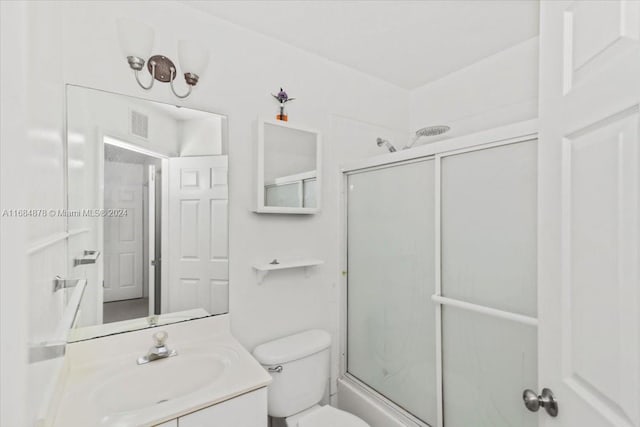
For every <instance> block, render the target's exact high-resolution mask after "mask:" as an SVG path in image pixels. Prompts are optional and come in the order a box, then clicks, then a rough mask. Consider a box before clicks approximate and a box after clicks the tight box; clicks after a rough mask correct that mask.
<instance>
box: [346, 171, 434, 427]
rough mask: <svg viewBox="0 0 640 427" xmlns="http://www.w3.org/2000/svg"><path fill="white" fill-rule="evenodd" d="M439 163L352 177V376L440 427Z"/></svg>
mask: <svg viewBox="0 0 640 427" xmlns="http://www.w3.org/2000/svg"><path fill="white" fill-rule="evenodd" d="M434 175H435V169H434V161H433V160H422V161H419V162H414V163H407V164H401V165H395V166H390V167H383V168H377V169H370V170H363V171H358V172H354V173H351V174H349V175H348V177H347V179H348V183H347V184H348V207H347V210H348V214H347V223H348V224H347V226H348V232H347V239H348V243H347V245H348V294H347V304H348V315H347V335H348V337H347V343H348V344H347V371H348V373H349V374H350V375H351V376H353V377H355V378H357V379H358V380H360V381H361V382H362V383H364V384H366V385H367V386H369V387H370V388H372V389H374V390H375V391H377V392H378V393H380V394H381V395H383V396H384V397H386V398H387V399H389V400H390V401H392V402H393V403H395V404H396V405H397V406H399V407H401V408H403V409H404V410H406V411H407V412H409V413H411V414H413V415H414V416H416V417H417V418H419V419H421V420H422V421H424V422H426V423H428V424H430V425H433V426H435V425H437V419H436V418H437V410H436V402H437V393H436V368H435V367H436V363H435V355H436V351H435V308H434V304H433V303H432V302H431V295H433V293H434V280H435V279H434V278H435V265H434V259H435V255H434V252H435V233H434V227H435V218H434V212H435V206H434V201H435V197H434V189H435V186H434Z"/></svg>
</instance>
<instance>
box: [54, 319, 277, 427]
mask: <svg viewBox="0 0 640 427" xmlns="http://www.w3.org/2000/svg"><path fill="white" fill-rule="evenodd" d="M159 330H163V331H166V332H167V333H168V334H169V338H168V340H167V346H169V347H170V348H171V349H175V350H176V351H177V352H178V355H177V356H174V357H170V358H167V359H163V360H156V361H153V362H150V363H147V364H145V365H138V364H137V363H136V360H137V358H138V357H139V356H142V355H144V354H146V352H147V351H148V349H149V347H150V346H151V345H152V340H151V337H152V335H153V334H154V333H155V332H157V331H159ZM67 348H68V350H67V355H66V357H67V358H68V360H67V366H68V371H67V373H66V375H65V378H64V385H63V387H62V388H61V395H60V396H59V399H58V402H59V403H58V405H57V411H56V414H55V418H54V420H53V423H52V425H53V426H54V427H76V426H77V427H86V426H92V427H101V426H105V427H106V426H110V427H125V426H126V427H134V426H135V427H139V426H152V425H157V424H160V423H162V422H164V421H168V420H172V419H175V418H178V417H180V416H183V415H185V414H188V413H191V412H194V411H197V410H199V409H202V408H205V407H207V406H211V405H214V404H217V403H220V402H223V401H225V400H228V399H231V398H233V397H237V396H239V395H242V394H245V393H248V392H251V391H254V390H257V389H260V388H262V387H266V386H267V385H268V384H269V383H270V382H271V376H270V375H269V374H268V373H267V372H266V371H265V370H264V368H263V367H262V366H260V364H258V362H257V361H256V360H255V359H254V358H253V357H252V356H251V355H250V354H249V352H248V351H247V350H245V348H244V347H243V346H242V345H241V344H240V343H239V342H238V341H237V340H236V339H235V338H234V337H233V336H232V335H231V333H230V329H229V320H228V315H224V316H215V317H209V318H204V319H198V320H194V321H191V322H186V323H179V324H175V325H166V326H162V327H160V328H150V329H146V330H141V331H136V332H130V333H126V334H120V335H114V336H109V337H104V338H100V339H96V340H91V341H84V342H78V343H73V344H69V345H68V347H67ZM265 416H266V414H265Z"/></svg>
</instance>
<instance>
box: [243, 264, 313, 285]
mask: <svg viewBox="0 0 640 427" xmlns="http://www.w3.org/2000/svg"><path fill="white" fill-rule="evenodd" d="M273 261H277V262H273ZM273 261H272V262H266V263H261V264H254V265H253V268H254V269H255V270H256V276H257V279H258V284H261V283H262V281H263V280H264V278H265V277H266V276H267V274H269V272H270V271H274V270H285V269H289V268H304V269H305V273H306V274H307V275H309V268H310V267H314V266H316V265H321V264H324V261H323V260H321V259H316V258H299V259H288V260H278V259H274V260H273Z"/></svg>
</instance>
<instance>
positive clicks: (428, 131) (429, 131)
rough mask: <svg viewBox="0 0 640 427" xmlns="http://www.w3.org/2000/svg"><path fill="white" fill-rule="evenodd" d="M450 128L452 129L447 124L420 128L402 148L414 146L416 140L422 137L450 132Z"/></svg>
mask: <svg viewBox="0 0 640 427" xmlns="http://www.w3.org/2000/svg"><path fill="white" fill-rule="evenodd" d="M449 130H451V128H450V127H449V126H446V125H439V126H427V127H424V128H421V129H418V130H417V131H416V135H415V136H414V137H413V139H412V140H411V141H410V142H409V143H408V144H407V145H405V146H404V147H403V148H402V149H403V150H406V149H407V148H411V147H413V145H414V144H415V143H416V141H418V140H419V139H420V138H422V137H424V136H436V135H442V134H443V133H445V132H448V131H449Z"/></svg>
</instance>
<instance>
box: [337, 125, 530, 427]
mask: <svg viewBox="0 0 640 427" xmlns="http://www.w3.org/2000/svg"><path fill="white" fill-rule="evenodd" d="M533 139H538V120H537V119H532V120H527V121H522V122H517V123H513V124H509V125H506V126H501V127H496V128H492V129H488V130H484V131H480V132H477V133H472V134H468V135H463V136H459V137H454V138H451V139H447V140H442V141H438V142H434V143H431V144H426V145H422V146H418V147H414V148H411V149H407V150H402V151H399V152H395V153H385V154H382V155H378V156H374V157H370V158H366V159H361V160H356V161H353V162H349V163H347V164H345V165H343V166H342V167H341V169H340V174H341V175H342V176H341V177H340V179H339V180H338V182H339V184H338V185H339V186H340V188H339V194H340V212H341V214H340V224H339V227H338V230H339V233H340V235H339V242H340V247H339V250H338V257H339V260H338V266H339V269H338V272H337V278H336V282H337V283H339V284H340V286H339V289H338V296H337V297H338V307H337V311H338V334H339V336H338V337H337V340H338V347H339V354H338V359H339V360H338V364H337V369H338V372H337V375H336V377H335V378H334V377H332V381H331V394H333V393H336V392H337V382H336V381H335V380H336V379H338V378H340V379H342V380H344V381H346V382H347V383H349V384H350V385H351V386H353V387H354V388H356V389H357V390H359V391H360V392H361V393H362V394H363V395H365V396H367V397H368V398H370V399H372V400H373V401H375V402H376V403H377V404H378V405H379V407H381V408H385V409H387V412H388V413H389V414H390V415H391V416H392V417H394V418H397V419H398V420H399V421H400V422H402V423H405V424H406V425H416V426H421V427H422V426H425V427H426V426H427V424H425V423H424V422H422V421H421V420H418V419H417V418H416V417H415V416H413V415H412V414H410V413H409V412H407V411H406V410H404V409H403V408H401V407H400V406H398V405H396V404H395V403H393V402H392V401H391V400H389V399H387V398H386V397H384V396H382V395H381V394H379V393H378V392H377V391H375V390H373V389H372V388H370V387H369V386H367V385H366V384H364V383H363V382H361V381H360V380H358V379H357V378H355V377H353V376H352V375H350V374H349V373H348V372H347V357H348V354H347V344H348V343H347V314H348V313H347V310H348V301H347V291H348V289H347V286H348V271H347V268H348V241H347V237H348V235H347V215H348V191H347V190H348V177H349V175H352V174H354V173H358V172H364V171H371V170H376V169H382V168H388V167H394V166H400V165H404V164H410V163H415V162H419V161H425V160H430V159H433V160H434V161H435V164H434V166H435V167H434V170H435V175H436V176H435V195H434V197H435V211H436V217H435V230H434V231H435V234H434V235H435V242H436V248H435V257H436V259H435V263H436V269H435V271H436V277H435V286H436V289H435V295H434V296H433V297H432V301H433V303H434V304H436V322H435V327H436V359H435V360H436V381H437V382H436V387H437V400H438V402H437V411H438V412H437V413H438V420H439V422H438V424H436V425H434V426H432V427H443V396H442V390H443V389H442V387H443V383H442V334H441V331H442V330H441V310H442V305H443V304H445V305H446V304H448V303H449V302H448V301H445V300H442V299H440V298H441V297H439V295H440V292H441V282H440V267H439V265H440V215H439V212H440V203H441V200H440V189H441V185H440V160H441V158H443V157H447V156H450V155H455V154H460V153H464V152H470V151H477V150H482V149H487V148H492V147H497V146H503V145H509V144H515V143H519V142H525V141H530V140H533ZM495 311H500V310H495ZM494 314H495V313H494ZM498 314H500V313H498ZM509 314H510V313H506V314H505V317H506V316H508V315H509ZM519 317H522V318H519V319H512V320H517V321H524V322H529V323H532V322H533V321H534V320H535V323H536V324H537V319H532V318H526V317H527V316H519ZM525 318H526V319H525ZM364 404H366V403H364ZM356 415H357V414H356Z"/></svg>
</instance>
